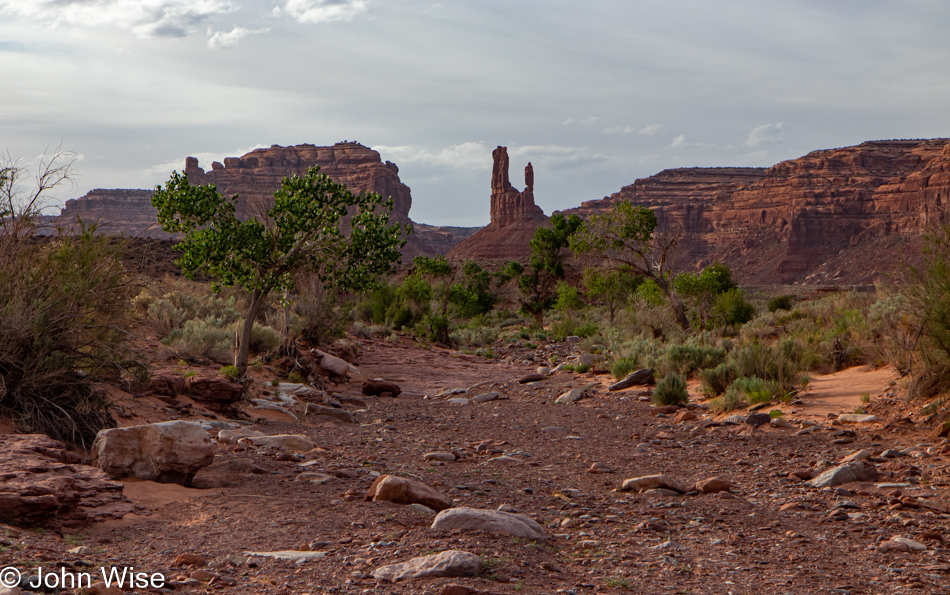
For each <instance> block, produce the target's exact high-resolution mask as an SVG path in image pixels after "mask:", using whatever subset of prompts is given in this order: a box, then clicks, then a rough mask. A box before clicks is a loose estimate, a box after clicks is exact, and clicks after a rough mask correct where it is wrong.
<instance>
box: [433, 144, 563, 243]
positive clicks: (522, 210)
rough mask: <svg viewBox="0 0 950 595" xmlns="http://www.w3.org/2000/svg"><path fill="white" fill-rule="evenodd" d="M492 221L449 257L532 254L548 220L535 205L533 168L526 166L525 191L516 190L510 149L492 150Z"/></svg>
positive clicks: (499, 148) (529, 165)
mask: <svg viewBox="0 0 950 595" xmlns="http://www.w3.org/2000/svg"><path fill="white" fill-rule="evenodd" d="M492 161H493V163H492V175H491V208H490V213H491V222H490V223H489V224H488V225H487V226H485V227H483V228H482V229H480V230H479V231H478V232H476V233H475V235H473V236H472V237H470V238H468V239H466V240H464V241H462V242H461V243H459V244H458V245H457V246H455V247H454V248H452V250H450V251H449V253H448V258H449V260H452V261H459V262H461V261H464V260H475V261H479V262H481V261H485V260H497V259H504V260H506V261H510V260H519V261H520V260H524V261H527V259H528V257H530V256H531V238H532V237H534V232H535V230H536V229H537V228H538V227H540V226H541V225H544V224H546V223H547V222H548V218H547V217H545V216H544V211H542V210H541V207H539V206H537V205H536V204H534V169H533V168H532V167H531V164H530V163H529V164H528V166H527V167H525V186H526V188H525V189H524V191H522V192H519V191H518V190H516V189H515V188H514V187H513V186H512V185H511V182H510V181H509V178H508V166H509V160H508V149H507V148H506V147H498V148H496V149H495V150H494V151H492Z"/></svg>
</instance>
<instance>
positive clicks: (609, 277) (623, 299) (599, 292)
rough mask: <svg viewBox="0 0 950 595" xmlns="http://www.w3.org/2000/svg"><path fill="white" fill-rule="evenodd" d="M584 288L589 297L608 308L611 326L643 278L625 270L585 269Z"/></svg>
mask: <svg viewBox="0 0 950 595" xmlns="http://www.w3.org/2000/svg"><path fill="white" fill-rule="evenodd" d="M583 281H584V287H586V288H587V297H589V298H591V299H594V300H597V301H599V302H600V303H601V304H603V305H604V306H606V307H607V312H608V315H609V318H610V322H611V324H613V321H614V316H615V315H616V313H617V310H619V309H620V308H622V307H624V306H625V305H626V304H627V302H628V301H630V296H632V295H633V293H634V292H635V291H636V290H637V287H639V286H640V284H641V283H642V282H643V277H640V276H638V275H636V274H633V273H631V272H630V271H628V270H625V269H602V268H598V267H588V268H586V269H584V275H583Z"/></svg>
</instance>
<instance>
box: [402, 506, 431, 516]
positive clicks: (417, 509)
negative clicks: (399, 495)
mask: <svg viewBox="0 0 950 595" xmlns="http://www.w3.org/2000/svg"><path fill="white" fill-rule="evenodd" d="M406 508H408V509H409V510H412V511H414V512H418V513H419V514H424V515H426V516H429V515H435V511H434V510H432V509H431V508H429V507H428V506H423V505H422V504H407V505H406Z"/></svg>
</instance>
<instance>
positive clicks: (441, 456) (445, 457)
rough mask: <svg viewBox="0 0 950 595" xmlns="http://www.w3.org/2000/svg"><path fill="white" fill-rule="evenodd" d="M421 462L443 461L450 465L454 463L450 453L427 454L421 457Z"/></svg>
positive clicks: (452, 455)
mask: <svg viewBox="0 0 950 595" xmlns="http://www.w3.org/2000/svg"><path fill="white" fill-rule="evenodd" d="M422 460H423V461H444V462H446V463H451V462H454V461H455V454H454V453H451V452H427V453H426V454H424V455H422Z"/></svg>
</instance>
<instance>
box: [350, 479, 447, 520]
mask: <svg viewBox="0 0 950 595" xmlns="http://www.w3.org/2000/svg"><path fill="white" fill-rule="evenodd" d="M366 500H372V501H374V502H375V501H379V500H384V501H387V502H393V503H395V504H422V505H423V506H426V507H428V508H431V509H432V510H436V511H439V510H445V509H446V508H449V507H450V506H451V505H452V504H451V502H449V500H448V499H447V498H446V497H445V496H443V495H442V494H440V493H439V492H438V491H436V490H435V489H434V488H432V487H429V486H427V485H426V484H424V483H422V482H421V481H415V480H412V479H406V478H405V477H398V476H396V475H381V476H379V477H378V478H376V481H374V482H373V485H371V486H370V487H369V491H368V492H366Z"/></svg>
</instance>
